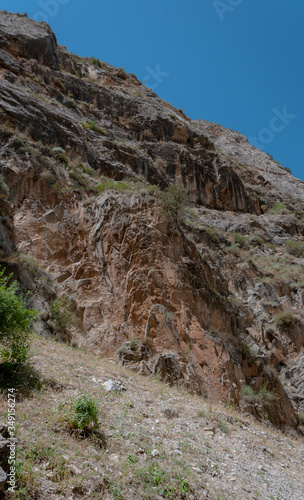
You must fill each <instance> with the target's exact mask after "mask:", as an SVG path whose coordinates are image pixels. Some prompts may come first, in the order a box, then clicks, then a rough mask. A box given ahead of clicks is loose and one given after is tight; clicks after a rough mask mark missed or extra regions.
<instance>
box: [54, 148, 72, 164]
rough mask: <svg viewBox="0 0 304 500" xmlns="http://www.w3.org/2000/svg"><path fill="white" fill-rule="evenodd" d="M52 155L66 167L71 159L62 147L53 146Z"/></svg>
mask: <svg viewBox="0 0 304 500" xmlns="http://www.w3.org/2000/svg"><path fill="white" fill-rule="evenodd" d="M51 156H53V157H54V158H55V159H56V160H58V161H59V162H60V163H61V164H62V165H64V166H65V167H67V166H68V164H69V159H68V157H67V154H66V152H65V150H64V149H62V148H53V149H52V151H51Z"/></svg>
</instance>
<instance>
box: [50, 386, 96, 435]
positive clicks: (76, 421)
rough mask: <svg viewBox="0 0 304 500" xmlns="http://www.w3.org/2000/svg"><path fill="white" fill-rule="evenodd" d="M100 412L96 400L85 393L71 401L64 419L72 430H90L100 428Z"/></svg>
mask: <svg viewBox="0 0 304 500" xmlns="http://www.w3.org/2000/svg"><path fill="white" fill-rule="evenodd" d="M59 409H62V408H61V407H60V408H59ZM98 412H99V410H98V406H97V403H96V400H95V399H94V398H92V397H91V396H89V395H84V396H80V397H78V398H77V399H73V400H71V401H70V403H69V408H68V410H67V412H65V413H64V414H63V416H62V420H63V421H64V423H65V424H66V426H67V427H68V428H69V429H70V430H71V431H74V430H80V431H83V432H90V431H93V430H97V429H98V428H99V422H98Z"/></svg>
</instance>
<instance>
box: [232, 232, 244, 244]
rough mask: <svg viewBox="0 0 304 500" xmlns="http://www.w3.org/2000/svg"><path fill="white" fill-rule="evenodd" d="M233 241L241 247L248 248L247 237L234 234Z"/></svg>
mask: <svg viewBox="0 0 304 500" xmlns="http://www.w3.org/2000/svg"><path fill="white" fill-rule="evenodd" d="M233 241H234V243H236V244H237V245H239V246H240V247H244V246H246V237H245V236H244V235H243V234H240V233H233Z"/></svg>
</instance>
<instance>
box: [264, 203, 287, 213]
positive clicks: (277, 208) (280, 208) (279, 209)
mask: <svg viewBox="0 0 304 500" xmlns="http://www.w3.org/2000/svg"><path fill="white" fill-rule="evenodd" d="M268 213H269V214H271V215H279V214H281V215H286V214H289V210H288V208H287V207H286V205H285V203H275V204H274V205H273V207H272V208H271V209H270V210H269V211H268Z"/></svg>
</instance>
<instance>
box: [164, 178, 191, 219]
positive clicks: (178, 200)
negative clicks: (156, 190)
mask: <svg viewBox="0 0 304 500" xmlns="http://www.w3.org/2000/svg"><path fill="white" fill-rule="evenodd" d="M161 197H162V200H163V202H164V205H165V207H166V211H167V213H168V214H169V215H171V217H172V218H173V219H174V220H175V221H180V220H181V218H182V216H183V215H184V213H185V207H186V204H187V202H188V195H187V193H186V191H185V190H184V188H183V187H182V186H179V185H177V184H173V185H171V186H170V187H168V188H167V189H166V190H165V192H163V193H162V195H161Z"/></svg>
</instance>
